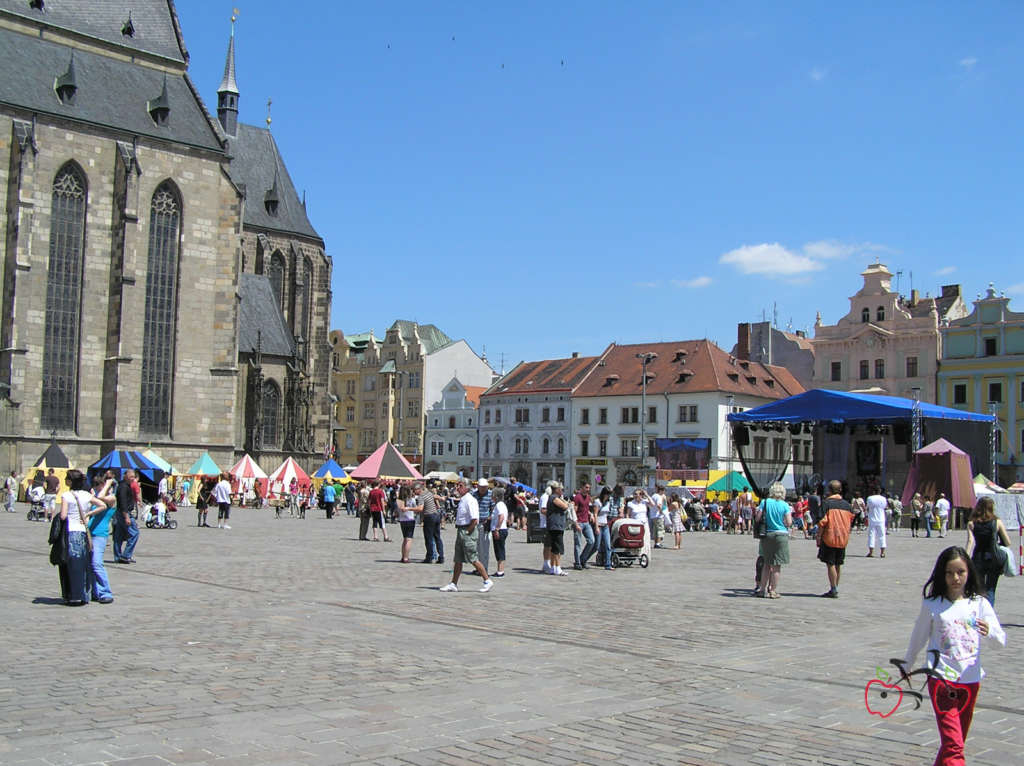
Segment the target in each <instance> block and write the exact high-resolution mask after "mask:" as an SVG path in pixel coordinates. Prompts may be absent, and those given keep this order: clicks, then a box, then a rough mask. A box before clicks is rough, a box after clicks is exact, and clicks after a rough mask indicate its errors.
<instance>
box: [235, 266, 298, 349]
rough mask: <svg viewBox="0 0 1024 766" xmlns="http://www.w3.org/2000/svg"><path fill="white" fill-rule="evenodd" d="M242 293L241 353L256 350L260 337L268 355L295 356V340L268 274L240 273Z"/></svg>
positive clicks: (240, 320)
mask: <svg viewBox="0 0 1024 766" xmlns="http://www.w3.org/2000/svg"><path fill="white" fill-rule="evenodd" d="M238 292H239V295H241V297H242V302H241V307H240V310H239V316H238V352H239V353H241V354H250V353H252V351H253V349H255V348H256V344H257V338H259V343H260V346H261V349H262V351H263V353H264V354H271V355H273V356H287V357H290V356H292V355H293V354H294V352H295V340H294V338H292V334H291V331H290V330H289V329H288V325H287V324H285V321H284V315H283V314H281V309H280V307H279V306H278V304H277V299H276V298H275V297H274V288H273V287H271V286H270V277H268V276H266V275H265V274H240V275H239V277H238ZM261 332H262V337H261V336H260V333H261Z"/></svg>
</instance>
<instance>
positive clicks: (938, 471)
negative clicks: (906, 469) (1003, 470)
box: [901, 439, 978, 508]
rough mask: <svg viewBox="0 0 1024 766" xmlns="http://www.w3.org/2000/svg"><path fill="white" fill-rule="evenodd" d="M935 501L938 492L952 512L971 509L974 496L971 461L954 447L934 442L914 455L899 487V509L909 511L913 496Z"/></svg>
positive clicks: (953, 445) (945, 442)
mask: <svg viewBox="0 0 1024 766" xmlns="http://www.w3.org/2000/svg"><path fill="white" fill-rule="evenodd" d="M915 492H920V493H921V494H922V495H924V496H925V497H931V498H937V497H938V496H939V493H940V492H942V493H944V494H945V495H946V497H947V498H948V499H949V502H950V503H951V504H952V505H953V507H954V508H973V507H974V504H975V503H977V502H978V499H977V497H976V496H975V494H974V479H973V471H972V470H971V458H970V456H969V455H968V454H967V453H966V452H964V451H963V450H962V449H960V448H959V447H957V446H956V445H955V444H951V443H950V442H948V441H946V440H945V439H936V440H935V441H933V442H932V443H931V444H928V445H926V446H924V447H922V448H921V449H919V450H918V451H917V452H915V453H914V462H913V463H912V464H911V466H910V473H909V474H908V475H907V483H906V484H905V485H904V486H903V497H902V498H901V500H902V501H903V505H904V506H906V507H908V508H909V507H910V501H911V500H913V498H914V493H915Z"/></svg>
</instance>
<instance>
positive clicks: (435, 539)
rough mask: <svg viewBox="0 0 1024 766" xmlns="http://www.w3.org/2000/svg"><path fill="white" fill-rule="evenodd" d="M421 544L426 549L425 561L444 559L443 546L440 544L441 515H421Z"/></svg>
mask: <svg viewBox="0 0 1024 766" xmlns="http://www.w3.org/2000/svg"><path fill="white" fill-rule="evenodd" d="M423 544H424V546H425V547H426V549H427V556H426V558H427V560H428V561H437V560H438V559H439V558H440V559H443V558H444V545H443V544H442V543H441V515H440V514H438V513H425V514H423Z"/></svg>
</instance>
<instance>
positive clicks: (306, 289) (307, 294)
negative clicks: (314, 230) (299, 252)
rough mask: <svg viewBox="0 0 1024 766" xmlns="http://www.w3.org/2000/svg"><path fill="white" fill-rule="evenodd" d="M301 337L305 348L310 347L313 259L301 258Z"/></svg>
mask: <svg viewBox="0 0 1024 766" xmlns="http://www.w3.org/2000/svg"><path fill="white" fill-rule="evenodd" d="M302 281H303V284H302V312H303V313H302V337H303V338H305V339H306V348H307V349H308V348H312V344H311V343H310V335H311V334H312V332H313V261H311V260H310V259H309V258H305V259H303V266H302Z"/></svg>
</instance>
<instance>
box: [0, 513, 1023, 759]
mask: <svg viewBox="0 0 1024 766" xmlns="http://www.w3.org/2000/svg"><path fill="white" fill-rule="evenodd" d="M178 518H179V522H180V524H181V526H179V528H178V529H177V530H173V531H170V530H166V531H165V530H147V529H143V530H142V538H141V541H140V544H139V547H138V549H137V551H136V557H137V558H138V563H137V564H134V565H131V566H127V565H114V564H112V563H110V564H108V571H109V572H110V576H111V581H112V584H113V589H114V593H115V601H114V603H113V604H110V605H99V604H90V605H89V606H88V607H84V608H67V607H64V606H63V605H61V604H60V603H59V598H58V597H59V588H58V585H57V574H56V571H55V570H54V568H53V567H51V566H50V565H49V563H48V561H47V547H46V534H47V526H46V525H44V524H40V523H31V522H28V521H26V520H25V516H24V513H18V514H5V513H0V573H2V576H0V625H2V626H3V631H2V639H0V763H3V764H10V765H11V766H14V765H15V764H18V765H22V764H24V765H26V766H27V765H29V764H32V765H33V766H35V765H39V766H43V765H44V764H46V765H50V764H54V765H57V764H59V765H62V766H73V765H77V764H117V765H118V766H156V765H158V764H190V765H195V766H202V765H203V764H218V765H220V766H229V765H231V764H243V763H244V764H310V765H314V764H342V763H374V764H396V765H397V764H423V765H425V764H435V763H439V764H452V765H453V766H455V765H457V764H468V763H475V764H537V763H543V764H637V763H651V764H737V765H739V764H871V765H872V766H875V765H877V764H897V765H900V764H921V763H930V762H931V760H932V759H933V758H934V755H935V752H936V749H937V742H938V737H937V734H936V729H935V723H934V719H933V716H932V713H931V709H930V705H929V703H928V701H927V699H926V700H925V703H924V705H923V706H922V708H921V709H920V710H914V709H913V705H912V704H911V703H910V701H908V700H905V701H904V702H903V704H902V705H901V706H900V708H899V709H898V710H897V711H896V713H894V714H893V715H892V716H890V717H888V718H884V719H883V718H880V717H878V716H872V715H869V714H868V712H867V710H866V709H865V704H864V694H865V692H864V686H865V684H866V683H867V682H868V681H869V680H871V679H872V678H874V677H875V672H876V666H878V665H883V666H884V665H885V663H886V662H887V660H888V658H889V657H892V656H899V655H902V653H903V651H904V649H905V648H906V642H907V638H908V636H909V633H910V629H911V626H912V623H913V621H914V619H915V617H916V615H917V611H918V608H919V606H920V589H921V585H922V584H923V581H924V580H925V579H926V577H927V575H928V573H929V572H930V571H931V567H932V564H933V563H934V560H935V557H936V555H937V554H938V552H939V551H940V550H941V549H942V547H944V546H945V545H946V544H948V543H956V544H963V533H959V532H957V533H955V534H954V535H952V536H951V537H950V538H948V539H946V540H939V539H937V538H932V539H930V540H929V539H920V540H915V539H911V538H910V537H908V536H906V534H905V533H903V534H901V535H900V536H898V537H896V538H890V547H889V556H888V557H887V558H885V559H866V558H864V557H863V555H864V553H865V552H866V542H865V538H864V535H862V534H855V535H854V537H853V540H852V542H851V546H850V550H849V553H850V555H849V556H848V558H847V566H846V567H845V568H844V575H843V582H842V587H841V593H842V596H841V598H840V599H838V600H834V601H833V600H826V599H821V598H818V597H817V595H816V594H818V593H820V592H822V591H823V590H825V588H826V581H825V575H824V567H823V566H822V565H821V564H819V563H818V562H817V561H816V560H815V559H814V544H813V543H812V542H810V541H805V540H803V539H802V538H795V539H793V541H792V546H791V550H792V558H793V563H792V564H791V565H790V566H788V567H786V568H785V569H784V570H783V574H782V581H781V586H780V590H781V592H782V594H783V598H782V599H779V600H777V601H769V600H761V599H753V598H750V596H749V592H750V588H751V585H752V579H753V561H754V557H755V542H754V541H753V540H752V539H751V538H750V537H746V536H733V535H724V534H697V535H686V536H684V540H683V550H682V551H674V550H664V551H660V550H659V551H655V557H654V561H653V563H652V565H651V567H650V568H649V569H647V570H641V569H639V568H637V567H634V568H632V569H620V570H617V571H615V572H605V571H603V570H600V569H596V570H591V571H587V572H571V573H570V576H569V577H565V578H559V577H551V576H543V575H540V574H538V573H537V568H538V565H539V562H540V546H538V545H527V544H526V543H525V533H513V535H512V538H511V542H510V544H509V562H508V569H509V575H508V576H507V577H505V578H504V579H503V580H497V581H496V583H495V586H494V589H493V590H492V591H491V592H490V593H487V594H481V593H478V592H476V589H477V588H478V587H479V584H480V581H479V579H478V578H476V577H471V576H464V577H463V578H462V581H461V583H460V585H461V586H462V588H463V590H462V592H459V593H455V594H445V593H440V592H438V590H437V588H438V587H439V586H441V585H443V584H445V583H446V582H447V581H448V579H449V576H450V575H449V573H450V566H439V565H427V564H420V563H415V564H405V565H403V564H399V563H398V561H397V559H398V558H399V544H398V542H397V541H393V542H391V543H383V542H381V543H372V542H359V541H358V540H356V539H355V538H356V532H357V522H356V521H355V519H353V518H352V517H347V516H345V515H342V516H341V517H340V518H336V519H335V520H333V521H328V520H326V519H324V518H322V516H321V517H320V518H314V517H312V516H311V517H310V518H307V519H305V520H299V519H289V518H285V519H275V518H274V517H273V514H272V513H271V512H270V511H241V510H235V511H234V512H233V518H232V527H233V528H232V529H231V530H218V529H215V528H214V529H199V528H196V527H195V526H191V525H193V524H194V516H193V515H192V514H191V513H190V512H189V511H187V510H183V512H181V513H180V514H179V517H178ZM391 530H392V531H391V534H393V535H396V536H398V537H400V532H399V531H398V528H397V527H396V526H392V527H391ZM453 532H454V530H452V529H451V528H449V529H448V530H446V532H445V539H446V545H448V546H449V551H450V550H452V549H453V548H454V545H453V543H454V539H453V538H454V534H453ZM567 540H568V547H569V554H570V555H569V556H567V558H568V559H569V560H570V562H571V546H572V543H571V535H569V536H567ZM422 551H423V543H422V538H421V537H420V535H419V530H417V537H416V540H415V542H414V548H413V558H414V560H416V561H418V560H419V559H420V558H422V555H423V554H422ZM107 560H108V562H109V561H112V555H111V554H110V552H109V550H108V554H107ZM1022 587H1024V580H1012V579H1011V580H1007V579H1003V580H1002V581H1001V583H1000V586H999V592H998V597H997V611H998V613H999V615H1000V618H1001V619H1002V621H1003V622H1004V623H1005V624H1006V626H1007V628H1006V630H1007V636H1008V643H1009V645H1008V647H1007V649H1005V650H988V651H987V652H986V654H985V661H984V665H985V667H986V670H987V672H988V678H987V679H986V680H985V682H984V683H983V686H982V692H981V696H980V699H979V704H978V708H977V710H976V713H975V723H974V727H973V729H972V734H971V738H970V740H969V741H968V755H969V758H970V762H971V763H977V764H982V763H989V764H999V765H1000V766H1006V764H1010V763H1018V762H1020V758H1021V753H1022V752H1024V726H1022V725H1024V691H1022V688H1021V684H1020V683H1019V679H1020V678H1021V677H1022V672H1024V596H1022Z"/></svg>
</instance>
